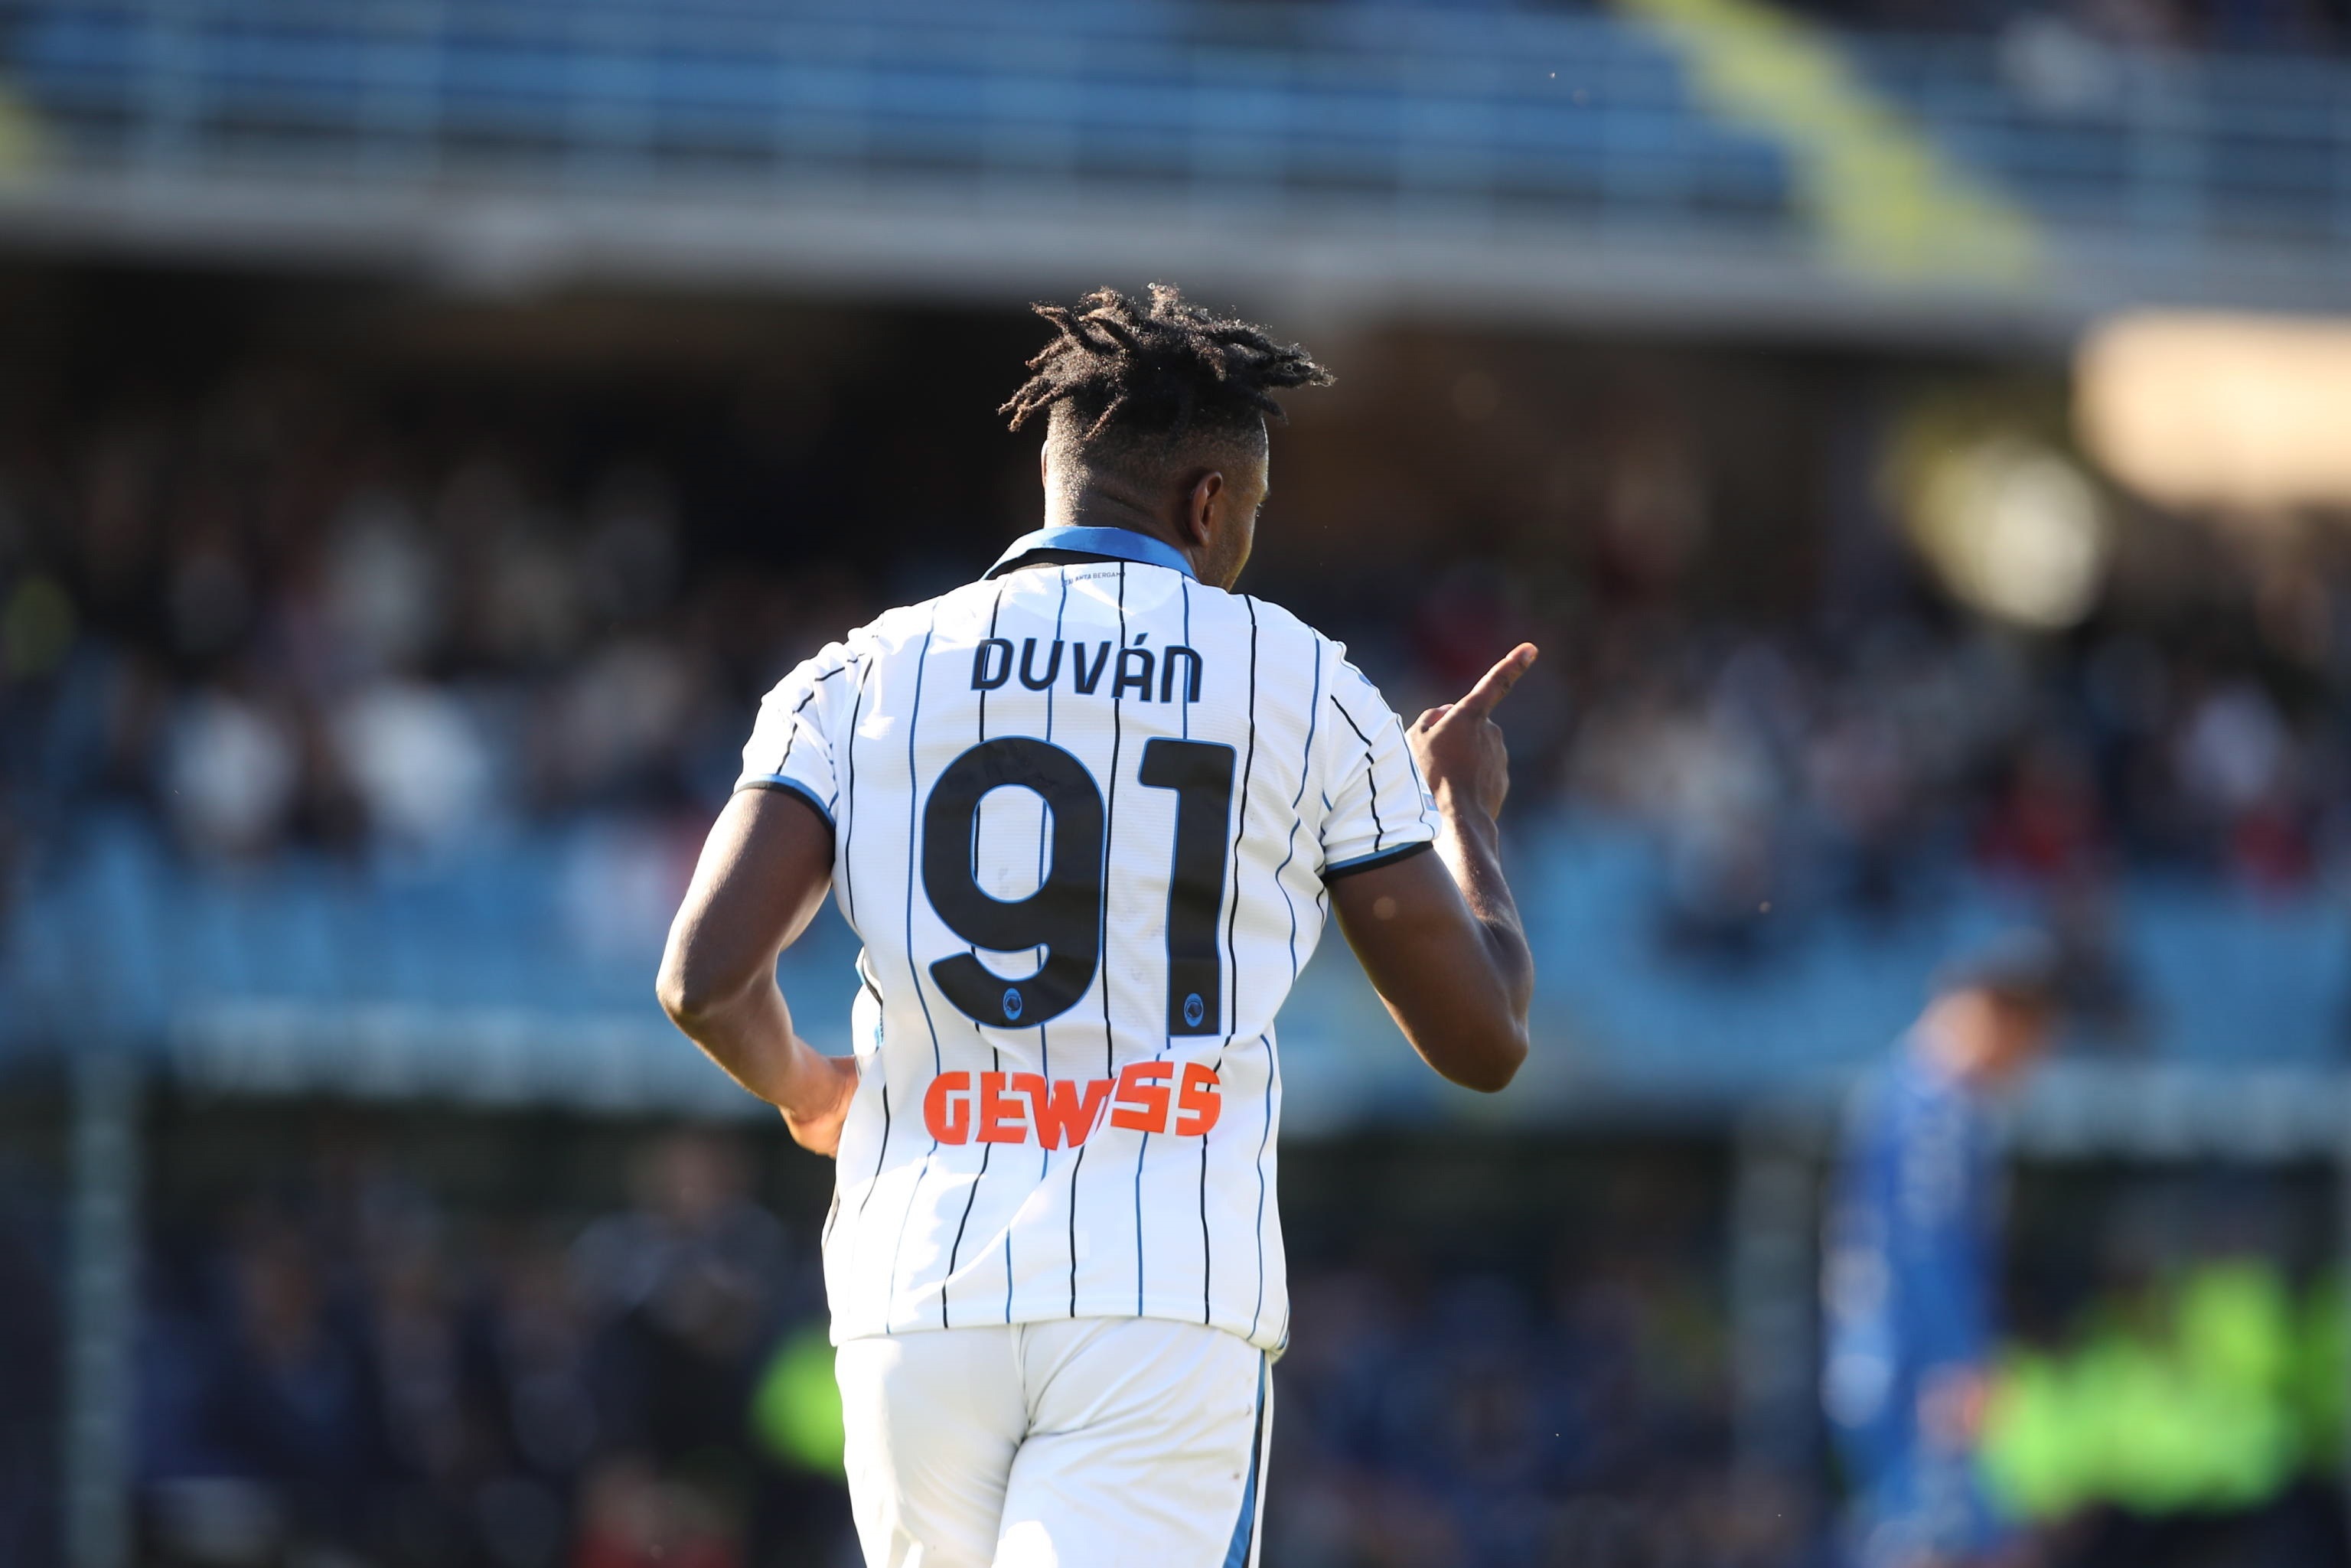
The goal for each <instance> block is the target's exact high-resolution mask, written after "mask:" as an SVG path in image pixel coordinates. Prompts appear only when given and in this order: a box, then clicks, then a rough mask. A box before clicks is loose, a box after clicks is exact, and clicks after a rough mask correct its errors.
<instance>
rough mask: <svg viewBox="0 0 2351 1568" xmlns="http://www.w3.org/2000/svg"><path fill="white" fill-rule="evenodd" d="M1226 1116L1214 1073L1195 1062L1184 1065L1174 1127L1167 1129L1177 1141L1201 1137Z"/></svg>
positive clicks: (1176, 1098) (1209, 1068) (1220, 1088)
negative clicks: (1220, 1118) (1182, 1082)
mask: <svg viewBox="0 0 2351 1568" xmlns="http://www.w3.org/2000/svg"><path fill="white" fill-rule="evenodd" d="M1224 1113H1225V1096H1224V1090H1223V1085H1222V1084H1220V1083H1219V1082H1217V1070H1216V1069H1215V1068H1213V1067H1206V1066H1203V1065H1202V1064H1200V1063H1199V1062H1196V1061H1187V1062H1186V1063H1185V1064H1184V1085H1183V1087H1182V1088H1181V1089H1178V1090H1177V1091H1176V1092H1175V1125H1174V1126H1173V1127H1170V1128H1169V1129H1168V1131H1169V1132H1172V1133H1174V1134H1175V1135H1176V1136H1177V1137H1179V1138H1204V1137H1207V1135H1208V1129H1209V1128H1211V1127H1213V1126H1215V1125H1216V1124H1217V1117H1219V1116H1221V1115H1223V1114H1224Z"/></svg>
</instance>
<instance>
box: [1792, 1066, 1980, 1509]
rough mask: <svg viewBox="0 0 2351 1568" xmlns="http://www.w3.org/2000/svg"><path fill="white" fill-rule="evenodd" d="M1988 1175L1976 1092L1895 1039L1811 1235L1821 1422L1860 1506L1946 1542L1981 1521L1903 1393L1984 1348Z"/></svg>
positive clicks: (1966, 1474)
mask: <svg viewBox="0 0 2351 1568" xmlns="http://www.w3.org/2000/svg"><path fill="white" fill-rule="evenodd" d="M1997 1172H1998V1166H1997V1164H1996V1162H1995V1160H1994V1157H1993V1149H1992V1139H1991V1127H1990V1124H1989V1122H1988V1119H1987V1117H1986V1115H1985V1113H1984V1110H1983V1107H1982V1105H1981V1104H1980V1102H1979V1100H1978V1098H1977V1096H1976V1095H1975V1094H1974V1093H1972V1092H1970V1090H1969V1089H1968V1088H1967V1087H1966V1086H1965V1085H1964V1084H1961V1083H1960V1082H1958V1081H1957V1080H1955V1079H1954V1078H1952V1077H1951V1076H1950V1075H1949V1074H1948V1073H1946V1072H1944V1071H1940V1070H1939V1069H1938V1068H1937V1067H1936V1066H1935V1065H1934V1064H1933V1063H1932V1062H1931V1061H1928V1059H1927V1058H1926V1057H1925V1056H1924V1055H1923V1054H1922V1053H1921V1052H1919V1051H1917V1050H1915V1049H1913V1048H1912V1045H1911V1042H1909V1041H1907V1040H1906V1041H1905V1042H1904V1044H1903V1046H1902V1048H1901V1049H1898V1050H1897V1051H1896V1052H1895V1054H1894V1060H1893V1061H1892V1062H1891V1063H1890V1064H1889V1066H1888V1069H1887V1071H1885V1072H1884V1073H1883V1074H1881V1075H1879V1076H1878V1077H1876V1078H1875V1079H1873V1080H1872V1081H1871V1082H1868V1083H1867V1084H1865V1086H1864V1087H1863V1088H1862V1090H1861V1091H1860V1092H1858V1093H1857V1095H1856V1096H1855V1102H1854V1105H1853V1110H1852V1114H1851V1117H1850V1120H1849V1122H1848V1124H1847V1127H1846V1133H1845V1145H1844V1161H1843V1165H1842V1167H1841V1169H1840V1171H1839V1174H1838V1180H1837V1188H1836V1197H1835V1202H1834V1208H1833V1210H1832V1212H1831V1216H1830V1222H1829V1233H1828V1236H1827V1238H1826V1241H1827V1258H1826V1272H1825V1277H1824V1280H1823V1307H1824V1309H1825V1320H1826V1329H1827V1344H1826V1346H1825V1349H1826V1352H1827V1355H1826V1361H1825V1365H1824V1368H1823V1400H1824V1404H1825V1406H1826V1409H1827V1413H1828V1416H1829V1419H1830V1422H1831V1424H1832V1425H1833V1427H1834V1428H1835V1429H1836V1432H1837V1436H1838V1438H1839V1446H1840V1448H1842V1449H1843V1451H1844V1455H1845V1458H1846V1463H1847V1466H1848V1468H1849V1469H1850V1471H1851V1473H1852V1477H1853V1479H1854V1480H1855V1484H1856V1488H1857V1490H1858V1491H1859V1493H1860V1500H1861V1502H1862V1505H1863V1507H1864V1509H1865V1511H1868V1512H1869V1513H1871V1514H1874V1515H1875V1516H1876V1519H1877V1521H1878V1522H1879V1523H1880V1524H1881V1525H1887V1526H1892V1527H1894V1528H1896V1529H1897V1530H1898V1531H1900V1533H1902V1534H1903V1535H1905V1536H1906V1537H1907V1538H1909V1539H1910V1540H1912V1541H1913V1542H1916V1543H1917V1544H1920V1545H1928V1546H1929V1547H1930V1548H1931V1549H1933V1550H1938V1551H1941V1552H1966V1551H1968V1550H1970V1549H1972V1548H1975V1547H1978V1546H1980V1545H1981V1544H1983V1543H1985V1542H1987V1541H1988V1539H1989V1538H1990V1535H1991V1531H1992V1525H1991V1521H1990V1520H1989V1518H1988V1517H1987V1516H1986V1515H1985V1513H1984V1511H1983V1508H1982V1504H1981V1500H1980V1494H1979V1493H1978V1491H1977V1490H1976V1488H1975V1485H1974V1479H1973V1475H1972V1469H1973V1463H1972V1456H1971V1455H1967V1454H1948V1453H1938V1452H1936V1451H1935V1448H1934V1446H1933V1444H1932V1443H1931V1442H1929V1441H1928V1435H1927V1434H1926V1433H1925V1432H1924V1431H1923V1429H1922V1427H1921V1423H1920V1413H1919V1395H1920V1393H1921V1391H1922V1389H1924V1388H1925V1387H1926V1386H1928V1382H1929V1380H1930V1379H1931V1378H1932V1377H1933V1376H1934V1375H1935V1374H1936V1373H1937V1372H1938V1371H1941V1370H1945V1369H1959V1368H1966V1369H1974V1370H1980V1369H1982V1368H1983V1367H1984V1366H1985V1365H1986V1364H1987V1362H1988V1359H1989V1357H1990V1355H1991V1349H1992V1295H1993V1291H1994V1288H1995V1281H1996V1279H1997V1273H1996V1269H1997V1260H1998V1207H1999V1205H1998V1194H1997V1190H1996V1184H1997V1179H1998V1176H1997Z"/></svg>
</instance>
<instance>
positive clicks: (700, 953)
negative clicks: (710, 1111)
mask: <svg viewBox="0 0 2351 1568" xmlns="http://www.w3.org/2000/svg"><path fill="white" fill-rule="evenodd" d="M831 878H832V825H831V823H830V822H827V821H825V820H824V818H823V816H822V815H821V814H820V813H819V812H818V810H817V809H816V808H815V807H814V806H813V805H811V804H810V802H809V801H808V800H805V799H803V798H802V797H801V796H800V795H799V794H796V793H794V792H792V791H791V790H789V789H739V790H737V791H736V794H735V797H734V799H732V800H728V801H727V802H726V810H724V811H721V812H720V813H719V814H718V821H717V822H716V825H715V826H713V827H712V828H711V830H710V837H709V839H708V840H707V841H705V842H704V844H703V846H702V859H701V862H700V863H698V864H697V865H696V866H695V868H694V883H693V885H692V886H690V887H688V888H687V889H686V894H685V902H684V904H683V905H681V906H680V907H679V909H678V912H677V918H676V920H675V921H674V922H672V924H671V925H670V928H669V945H668V946H667V948H666V949H664V952H663V954H662V965H661V977H660V979H659V981H658V982H657V983H656V992H657V994H658V995H659V996H660V998H661V1005H662V1010H663V1011H664V1012H665V1013H667V1014H668V1015H669V1017H670V1021H671V1022H673V1023H674V1024H676V1025H677V1027H678V1028H679V1029H680V1030H684V1033H685V1036H686V1038H687V1039H689V1040H693V1041H694V1043H695V1044H696V1045H698V1046H700V1047H701V1048H702V1050H703V1051H704V1053H705V1055H707V1056H708V1057H709V1058H710V1059H711V1060H712V1061H716V1063H717V1064H718V1065H719V1066H720V1067H722V1068H724V1069H726V1074H727V1076H728V1077H730V1078H732V1079H734V1080H735V1082H737V1083H740V1084H741V1085H742V1086H743V1087H744V1088H746V1089H747V1090H749V1091H750V1092H752V1093H754V1094H757V1095H758V1097H759V1098H760V1099H762V1100H765V1101H767V1102H768V1103H769V1104H771V1105H773V1106H775V1107H776V1108H777V1109H778V1110H779V1111H781V1112H782V1113H784V1124H785V1126H787V1127H789V1129H790V1130H791V1134H792V1137H793V1139H794V1140H795V1141H796V1142H798V1143H799V1144H800V1145H802V1146H804V1147H806V1148H810V1149H813V1150H815V1151H816V1152H817V1153H818V1154H820V1155H830V1154H831V1153H832V1152H833V1151H834V1149H835V1147H836V1146H837V1145H839V1144H840V1141H841V1120H842V1118H843V1117H845V1116H847V1115H848V1113H849V1102H850V1097H851V1096H852V1094H853V1093H854V1092H855V1091H856V1088H857V1064H856V1062H855V1061H854V1060H852V1059H851V1058H848V1057H833V1056H826V1055H825V1054H823V1053H822V1052H821V1051H818V1050H817V1049H816V1048H815V1047H814V1046H812V1045H810V1043H809V1042H808V1041H806V1040H802V1039H801V1038H800V1037H799V1033H798V1032H797V1031H796V1030H794V1029H793V1028H792V1014H791V1009H789V1007H787V1006H786V1005H785V1002H784V994H783V992H782V991H781V990H780V989H779V988H778V987H777V985H776V959H777V957H778V955H780V954H781V953H782V952H783V950H784V949H785V948H786V947H789V946H791V944H792V943H793V942H794V941H796V940H798V939H799V935H800V933H801V932H803V931H805V930H807V929H808V924H809V922H810V920H812V919H814V918H815V916H816V912H817V910H818V909H819V908H820V907H822V905H823V904H824V895H825V891H826V889H827V888H828V887H829V886H830V885H831Z"/></svg>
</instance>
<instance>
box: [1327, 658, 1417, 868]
mask: <svg viewBox="0 0 2351 1568" xmlns="http://www.w3.org/2000/svg"><path fill="white" fill-rule="evenodd" d="M1340 653H1341V650H1340V649H1339V648H1338V647H1337V646H1336V645H1335V644H1333V645H1332V647H1330V648H1329V649H1327V650H1325V651H1324V653H1323V657H1324V658H1325V659H1326V660H1327V661H1328V662H1329V663H1330V664H1333V665H1335V666H1336V673H1335V674H1332V677H1331V680H1330V685H1329V689H1328V690H1327V691H1325V692H1324V694H1323V696H1322V705H1323V712H1322V715H1321V718H1322V721H1323V723H1324V724H1326V725H1327V726H1328V729H1327V731H1326V733H1327V734H1328V735H1329V737H1330V742H1329V749H1328V750H1327V751H1325V753H1324V757H1325V758H1326V760H1325V763H1324V773H1323V778H1324V779H1325V780H1326V782H1325V786H1324V790H1323V794H1324V798H1325V800H1326V801H1327V802H1328V806H1327V810H1326V812H1325V814H1324V817H1323V819H1322V878H1323V880H1324V881H1326V882H1328V881H1330V880H1332V879H1333V878H1336V877H1342V876H1346V875H1349V874H1351V873H1355V872H1362V871H1370V870H1372V869H1373V868H1374V867H1375V866H1383V865H1386V864H1388V863H1390V862H1394V861H1399V860H1403V859H1404V858H1405V857H1406V856H1407V855H1414V854H1418V853H1419V852H1422V851H1423V850H1426V849H1427V848H1428V846H1429V845H1430V844H1431V843H1433V842H1435V841H1436V839H1437V802H1436V801H1435V800H1432V799H1431V798H1430V797H1429V795H1428V793H1427V791H1426V789H1423V788H1422V786H1421V779H1420V769H1419V768H1418V766H1417V765H1416V764H1415V763H1414V761H1413V759H1412V747H1410V746H1408V745H1407V744H1405V737H1404V724H1403V722H1402V721H1401V720H1399V719H1398V718H1397V717H1396V716H1395V710H1394V709H1392V708H1390V707H1389V706H1388V705H1387V699H1386V698H1385V697H1383V696H1382V695H1380V691H1379V688H1378V687H1377V686H1374V685H1372V683H1371V682H1370V681H1369V680H1368V679H1366V678H1365V677H1364V674H1363V673H1362V672H1361V671H1359V670H1357V669H1356V668H1355V666H1354V665H1353V664H1348V663H1347V662H1346V661H1345V660H1344V659H1343V658H1342V657H1340V656H1339V655H1340Z"/></svg>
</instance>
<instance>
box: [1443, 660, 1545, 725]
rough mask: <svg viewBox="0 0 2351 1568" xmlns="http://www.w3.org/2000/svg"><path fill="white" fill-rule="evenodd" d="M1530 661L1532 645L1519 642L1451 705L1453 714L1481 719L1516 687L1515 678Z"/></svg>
mask: <svg viewBox="0 0 2351 1568" xmlns="http://www.w3.org/2000/svg"><path fill="white" fill-rule="evenodd" d="M1534 662H1535V645H1534V644H1533V643H1520V644H1519V645H1518V646H1517V647H1515V648H1513V649H1511V650H1510V652H1509V653H1505V654H1503V655H1502V659H1501V662H1500V663H1499V664H1496V665H1495V666H1494V667H1493V668H1492V669H1490V670H1489V671H1487V672H1486V673H1485V674H1484V675H1482V676H1480V677H1479V681H1478V684H1477V685H1474V686H1472V687H1470V688H1469V695H1468V696H1466V697H1463V698H1462V699H1461V700H1460V701H1459V702H1458V703H1455V704H1454V705H1453V711H1454V713H1457V714H1467V715H1468V716H1470V717H1472V718H1483V717H1485V716H1487V715H1488V714H1489V713H1491V712H1493V711H1494V708H1495V706H1496V705H1498V704H1499V703H1500V702H1501V700H1502V699H1503V698H1504V697H1506V696H1508V695H1510V688H1511V687H1512V686H1514V685H1518V684H1519V677H1520V675H1523V674H1526V673H1527V666H1529V665H1530V664H1533V663H1534Z"/></svg>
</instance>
